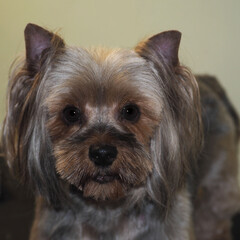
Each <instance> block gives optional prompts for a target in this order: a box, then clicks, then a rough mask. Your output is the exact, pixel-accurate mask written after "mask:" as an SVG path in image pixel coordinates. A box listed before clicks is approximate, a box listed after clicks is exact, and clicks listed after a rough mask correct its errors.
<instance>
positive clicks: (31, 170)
mask: <svg viewBox="0 0 240 240" xmlns="http://www.w3.org/2000/svg"><path fill="white" fill-rule="evenodd" d="M25 43H26V57H25V58H24V59H20V60H18V61H17V62H15V63H14V67H12V71H11V74H10V79H9V86H8V95H7V101H8V106H7V114H6V117H5V120H4V123H3V130H2V146H3V151H4V153H5V157H6V159H7V162H8V165H9V166H10V168H11V169H12V172H13V174H14V175H16V176H17V177H19V178H20V179H21V180H22V181H23V183H24V184H30V185H31V186H33V187H34V188H35V189H36V191H37V192H38V193H40V194H42V195H43V196H44V197H46V199H47V200H49V202H51V203H53V204H55V203H56V202H57V196H58V195H59V192H60V191H61V190H60V186H59V184H58V181H57V176H56V173H55V167H54V162H53V159H52V157H51V147H50V146H51V143H50V140H49V137H48V135H47V133H46V130H45V119H46V117H47V114H46V112H45V111H44V108H43V106H42V105H41V102H42V100H41V98H43V97H44V94H43V92H41V91H42V90H41V87H40V86H41V85H42V84H43V83H42V81H43V79H44V77H43V76H44V73H45V72H46V69H47V67H49V65H50V64H51V61H52V58H53V57H54V56H55V55H56V54H59V53H60V52H61V51H62V50H63V49H64V42H63V40H62V39H61V38H60V37H59V36H57V35H56V34H53V33H51V32H49V31H47V30H45V29H43V28H41V27H39V26H37V25H34V24H28V25H27V26H26V29H25Z"/></svg>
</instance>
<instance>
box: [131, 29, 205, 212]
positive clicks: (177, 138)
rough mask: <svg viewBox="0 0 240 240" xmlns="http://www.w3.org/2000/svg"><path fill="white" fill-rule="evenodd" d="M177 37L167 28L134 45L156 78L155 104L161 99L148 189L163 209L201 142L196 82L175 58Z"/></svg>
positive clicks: (152, 143) (186, 172)
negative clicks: (158, 97) (157, 98)
mask: <svg viewBox="0 0 240 240" xmlns="http://www.w3.org/2000/svg"><path fill="white" fill-rule="evenodd" d="M180 40H181V33H180V32H178V31H167V32H162V33H159V34H157V35H155V36H153V37H151V38H149V39H148V40H146V41H144V42H142V43H140V44H138V45H137V47H136V48H135V50H136V53H137V54H138V55H139V56H140V57H142V58H144V59H145V60H146V63H148V66H149V68H150V69H151V70H152V73H153V76H154V78H155V80H156V81H157V82H158V85H159V93H160V94H161V98H162V102H161V103H159V105H160V104H162V103H164V104H163V109H162V116H161V122H160V123H159V126H158V128H157V129H156V130H155V134H154V136H153V137H152V139H151V158H152V160H153V164H154V168H153V173H152V175H151V177H150V179H149V184H148V193H149V195H150V197H151V198H152V199H153V200H155V201H156V202H159V206H165V210H166V209H167V208H168V206H170V205H171V201H172V199H173V197H174V192H176V191H179V189H180V188H181V187H182V186H183V184H184V183H185V181H186V178H187V176H188V174H189V173H190V172H191V168H193V167H194V166H195V160H196V158H197V156H198V153H199V151H200V149H201V144H202V124H201V105H200V97H199V90H198V84H197V82H196V79H195V77H194V76H193V74H192V73H191V71H190V70H189V69H188V68H186V67H184V66H182V65H181V64H180V62H179V60H178V50H179V44H180ZM159 199H161V200H160V201H159Z"/></svg>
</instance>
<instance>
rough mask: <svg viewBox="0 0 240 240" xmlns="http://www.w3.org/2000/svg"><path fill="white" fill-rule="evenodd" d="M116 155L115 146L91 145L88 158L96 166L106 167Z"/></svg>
mask: <svg viewBox="0 0 240 240" xmlns="http://www.w3.org/2000/svg"><path fill="white" fill-rule="evenodd" d="M116 157H117V148H116V147H114V146H111V145H91V146H90V148H89V158H90V159H91V160H92V161H93V162H94V163H95V164H96V165H98V166H101V167H107V166H109V165H111V164H112V163H113V161H114V160H115V158H116Z"/></svg>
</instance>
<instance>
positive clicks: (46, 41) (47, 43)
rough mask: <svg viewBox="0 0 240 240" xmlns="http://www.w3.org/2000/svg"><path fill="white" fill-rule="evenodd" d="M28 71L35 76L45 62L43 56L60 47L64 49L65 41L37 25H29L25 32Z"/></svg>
mask: <svg viewBox="0 0 240 240" xmlns="http://www.w3.org/2000/svg"><path fill="white" fill-rule="evenodd" d="M24 36H25V47H26V63H27V69H28V71H29V72H30V73H31V75H35V74H36V73H37V72H38V71H39V70H40V66H41V64H42V61H43V56H44V55H45V54H47V53H48V52H50V51H52V50H56V49H57V48H58V47H64V41H63V40H62V39H61V38H60V37H59V36H58V35H56V34H54V33H52V32H49V31H47V30H46V29H44V28H42V27H39V26H37V25H35V24H31V23H29V24H28V25H27V26H26V28H25V31H24Z"/></svg>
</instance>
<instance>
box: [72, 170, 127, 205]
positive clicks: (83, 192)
mask: <svg viewBox="0 0 240 240" xmlns="http://www.w3.org/2000/svg"><path fill="white" fill-rule="evenodd" d="M70 192H71V193H73V194H77V195H79V194H80V196H83V197H85V198H88V199H89V198H90V199H94V200H97V201H108V200H117V199H119V198H121V197H123V196H124V194H125V187H124V184H123V182H122V181H121V178H120V176H119V175H118V174H114V173H109V172H108V173H106V172H105V173H103V172H101V173H98V174H96V175H95V176H91V177H89V178H88V179H87V180H86V181H85V182H84V183H82V184H80V185H79V186H76V185H75V184H71V186H70Z"/></svg>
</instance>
